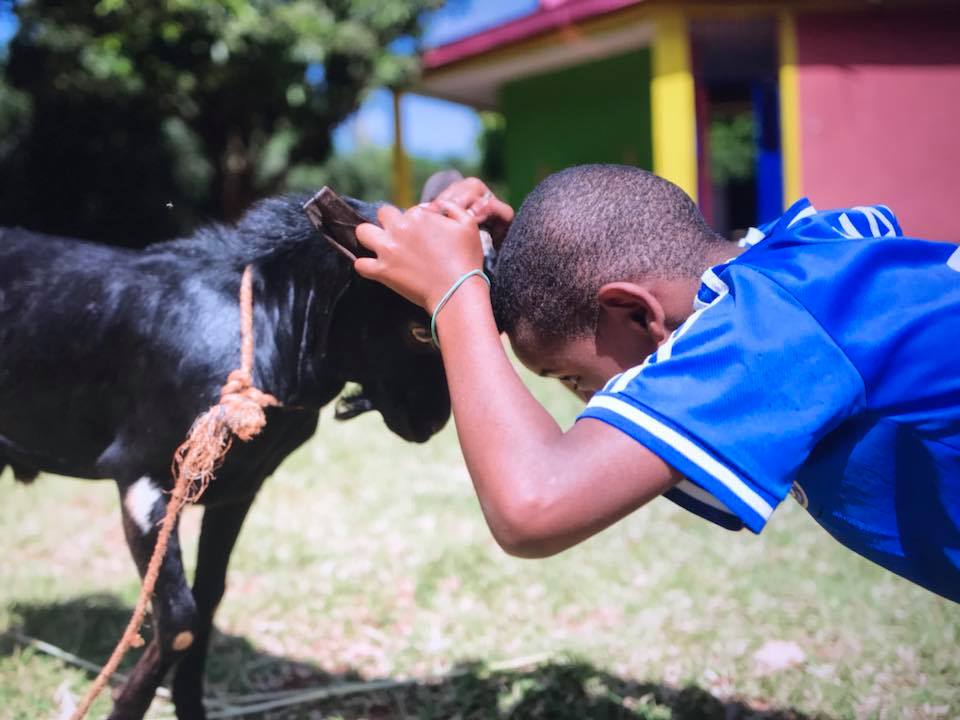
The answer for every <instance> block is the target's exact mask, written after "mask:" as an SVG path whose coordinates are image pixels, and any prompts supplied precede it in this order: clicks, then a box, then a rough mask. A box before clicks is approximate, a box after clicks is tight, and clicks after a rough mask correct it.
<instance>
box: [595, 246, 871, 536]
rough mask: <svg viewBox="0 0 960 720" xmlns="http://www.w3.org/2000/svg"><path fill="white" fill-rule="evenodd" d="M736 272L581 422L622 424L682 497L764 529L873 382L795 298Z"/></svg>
mask: <svg viewBox="0 0 960 720" xmlns="http://www.w3.org/2000/svg"><path fill="white" fill-rule="evenodd" d="M728 268H729V270H728V271H726V272H724V274H723V278H722V279H721V278H720V277H718V276H717V275H712V283H711V284H712V285H713V286H715V287H716V288H717V290H718V291H719V292H718V294H717V296H716V298H715V299H713V301H712V302H710V303H709V304H707V305H706V306H705V307H701V308H700V309H699V310H697V311H696V312H695V313H694V314H693V315H692V316H691V317H690V318H689V319H688V320H687V321H686V322H685V323H684V324H683V325H681V326H680V327H679V328H678V329H677V330H676V331H675V332H674V333H673V335H672V336H671V337H670V338H669V339H668V340H667V342H665V343H664V344H663V345H661V346H660V348H659V349H658V350H657V352H656V353H654V354H653V355H652V356H651V357H650V358H649V359H648V360H647V361H646V362H645V363H644V364H643V365H640V366H638V367H636V368H633V369H631V370H628V371H627V372H625V373H623V374H622V375H619V376H617V377H615V378H613V379H612V380H611V381H610V382H609V383H608V384H607V386H606V387H605V388H604V389H603V390H602V391H601V392H599V393H597V394H596V395H595V396H594V397H593V398H592V399H591V401H590V402H589V404H588V405H587V407H586V409H585V410H584V412H583V413H582V414H581V415H580V419H584V418H592V419H595V420H600V421H602V422H605V423H608V424H609V425H612V426H613V427H615V428H617V429H619V430H621V431H622V432H624V433H626V434H628V435H630V436H631V437H632V438H634V439H635V440H637V441H638V442H640V443H642V444H643V445H645V446H646V447H647V448H649V449H650V450H651V451H653V452H654V453H656V454H657V455H658V456H659V457H661V458H662V459H663V460H664V461H665V462H667V463H668V464H669V465H671V466H672V467H673V468H675V469H676V470H677V471H678V472H680V473H682V474H683V475H684V477H685V478H686V479H685V480H684V481H682V482H681V483H680V484H678V485H677V486H676V487H675V488H674V489H673V490H671V491H670V492H669V493H668V494H667V496H668V497H669V498H670V499H672V500H674V501H675V502H677V503H678V504H680V505H682V506H684V507H686V508H687V509H689V510H692V511H694V512H696V513H697V514H699V515H701V516H703V517H706V518H707V519H709V520H712V521H714V522H716V523H718V524H720V525H723V526H725V527H728V528H731V529H739V528H740V527H743V526H746V527H747V528H749V529H750V530H752V531H753V532H760V530H761V529H762V528H763V526H764V525H765V524H766V522H767V520H768V518H769V517H770V515H771V513H772V512H773V509H774V508H775V507H776V506H777V504H779V503H780V501H781V500H783V498H784V497H785V496H786V495H787V493H788V492H789V491H790V488H791V486H792V484H793V480H794V477H795V475H796V474H797V471H798V470H799V468H800V466H801V465H803V463H804V462H805V461H806V459H807V457H808V455H809V453H810V451H811V450H812V448H813V447H814V445H816V444H817V442H819V441H820V439H822V438H823V437H824V436H825V435H826V434H827V433H829V432H830V431H831V430H832V429H834V428H835V427H837V426H838V425H839V424H840V423H841V422H843V421H844V420H845V419H846V418H848V417H850V416H851V415H852V414H854V413H855V412H857V410H858V408H862V406H863V381H862V379H861V378H860V375H859V373H858V372H857V370H856V368H855V367H854V366H853V365H852V364H851V363H850V361H849V360H848V359H847V357H846V356H845V355H844V353H843V352H842V350H841V349H840V348H839V347H838V346H837V345H836V343H835V342H834V341H833V339H832V338H831V337H830V336H829V335H828V334H827V332H826V331H825V330H824V329H823V328H822V327H821V325H820V324H819V323H818V322H817V321H816V320H815V319H814V318H813V317H812V316H811V315H810V314H809V313H808V312H807V311H806V309H805V308H804V307H803V306H802V305H801V304H800V303H798V302H797V301H796V300H795V299H794V298H793V296H792V295H790V294H789V293H788V292H787V291H785V290H784V289H782V288H781V287H780V286H779V285H778V284H777V283H776V282H774V281H773V280H771V279H769V278H768V277H766V276H765V275H764V274H762V273H761V272H759V271H757V270H755V269H752V268H749V267H740V268H737V267H736V263H734V264H733V265H730V266H728ZM705 280H706V278H705Z"/></svg>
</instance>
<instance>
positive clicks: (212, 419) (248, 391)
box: [70, 265, 280, 720]
mask: <svg viewBox="0 0 960 720" xmlns="http://www.w3.org/2000/svg"><path fill="white" fill-rule="evenodd" d="M253 357H254V343H253V269H252V268H251V266H249V265H248V266H247V267H246V268H245V269H244V271H243V278H242V279H241V281H240V367H239V368H237V369H236V370H234V371H233V372H231V373H230V375H229V377H228V378H227V382H226V384H225V385H224V386H223V387H222V388H221V389H220V402H219V403H217V404H216V405H214V406H213V407H211V408H210V409H209V410H207V412H205V413H204V414H203V415H201V416H200V417H198V418H197V419H196V420H195V421H194V423H193V427H191V428H190V433H189V435H188V436H187V439H186V440H185V441H184V442H183V444H182V445H180V447H178V448H177V450H176V452H175V453H174V454H173V468H172V470H173V476H174V477H175V478H176V483H175V484H174V486H173V491H172V492H171V493H170V500H169V501H168V502H167V510H166V513H164V516H163V522H162V523H161V525H160V531H159V533H157V543H156V545H154V548H153V555H151V556H150V562H149V564H148V565H147V571H146V573H144V576H143V584H142V585H141V587H140V596H139V597H138V598H137V604H136V606H135V607H134V610H133V615H132V616H131V618H130V622H129V623H127V628H126V630H124V632H123V636H122V637H121V638H120V642H118V643H117V646H116V648H114V650H113V653H112V654H111V655H110V659H109V660H108V661H107V664H106V665H104V666H103V669H102V670H101V671H100V674H99V675H97V678H96V680H94V681H93V684H92V685H91V686H90V689H89V690H88V691H87V694H86V695H85V696H84V698H83V700H82V701H81V702H80V704H79V705H77V708H76V710H74V712H73V715H71V716H70V720H81V719H82V718H83V717H85V716H86V714H87V712H88V711H89V709H90V706H91V705H92V704H93V701H94V700H95V699H96V697H97V695H99V694H100V691H101V690H103V688H104V687H105V686H106V684H107V682H108V681H109V680H110V676H111V675H113V673H114V672H116V670H117V667H119V665H120V661H121V660H123V656H124V655H126V653H127V650H129V649H130V648H131V647H140V646H141V645H143V638H142V637H140V626H141V625H142V624H143V618H144V616H145V615H146V612H147V604H148V603H149V601H150V598H151V596H152V595H153V589H154V586H155V585H156V583H157V577H158V576H159V574H160V566H161V565H162V564H163V558H164V556H165V555H166V553H167V544H168V543H169V541H170V534H171V533H172V532H173V528H174V526H175V525H176V522H177V517H179V515H180V511H181V510H182V509H183V506H184V505H185V504H187V503H188V502H189V503H194V502H196V501H197V500H199V499H200V496H201V495H203V491H204V490H206V489H207V486H208V485H209V484H210V481H211V480H213V478H214V471H215V470H216V469H217V468H218V467H219V466H220V463H221V461H222V460H223V457H224V456H225V455H226V454H227V451H228V450H229V449H230V445H231V444H232V443H233V436H234V435H236V436H237V437H238V438H240V439H241V440H243V441H247V440H250V439H252V438H253V437H255V436H256V435H257V434H258V433H259V432H260V431H261V430H263V427H264V425H266V423H267V418H266V414H265V413H264V408H267V407H271V406H277V405H279V404H280V403H279V402H278V401H277V399H276V398H275V397H273V396H272V395H268V394H267V393H264V392H262V391H261V390H258V389H257V388H255V387H253ZM178 637H179V636H178ZM191 640H192V638H191ZM154 642H157V643H159V642H161V638H160V637H159V635H158V636H156V637H155V638H154ZM175 642H176V641H175ZM186 647H189V642H187V645H186ZM181 649H185V648H183V647H175V648H168V650H181ZM161 652H162V650H161Z"/></svg>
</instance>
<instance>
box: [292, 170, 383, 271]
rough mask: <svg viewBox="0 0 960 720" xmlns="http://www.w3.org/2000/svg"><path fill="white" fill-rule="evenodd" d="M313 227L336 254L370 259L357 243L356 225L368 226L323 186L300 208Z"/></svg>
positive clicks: (347, 205) (364, 220) (342, 200)
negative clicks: (332, 247) (331, 246)
mask: <svg viewBox="0 0 960 720" xmlns="http://www.w3.org/2000/svg"><path fill="white" fill-rule="evenodd" d="M303 209H304V211H305V212H306V213H307V217H308V218H310V222H311V223H313V226H314V227H315V228H316V229H317V232H319V233H320V234H321V235H322V236H323V237H324V238H326V240H327V241H328V242H330V243H331V244H332V245H333V246H334V247H335V248H336V249H337V250H339V251H340V252H341V253H343V254H344V255H346V256H347V257H348V258H350V260H351V262H352V261H354V260H356V259H357V258H358V257H373V253H372V252H370V251H369V250H367V248H365V247H364V246H363V245H361V244H360V243H359V241H358V240H357V233H356V230H357V225H361V224H362V223H365V222H369V221H368V220H367V219H366V218H365V217H363V216H362V215H360V214H359V213H358V212H357V211H356V210H354V209H353V208H352V207H350V205H349V204H347V202H346V201H345V200H344V199H343V198H342V197H340V196H339V195H337V194H336V193H335V192H334V191H333V190H331V189H330V188H329V187H327V186H324V187H323V188H322V189H321V190H320V192H318V193H317V194H316V195H314V196H313V197H312V198H310V200H308V201H307V202H306V204H304V206H303Z"/></svg>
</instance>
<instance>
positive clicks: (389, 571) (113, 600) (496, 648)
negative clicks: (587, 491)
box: [0, 372, 960, 720]
mask: <svg viewBox="0 0 960 720" xmlns="http://www.w3.org/2000/svg"><path fill="white" fill-rule="evenodd" d="M523 377H524V380H525V382H527V383H528V384H529V385H530V386H531V389H532V390H533V391H534V393H535V394H536V396H537V398H538V399H539V400H540V401H541V402H543V403H545V404H546V405H547V407H548V408H549V409H550V410H551V412H552V413H553V414H554V416H556V417H557V418H558V421H559V422H560V423H561V425H563V426H568V425H569V424H571V423H572V422H573V419H574V418H575V417H576V415H577V413H578V412H579V411H580V410H581V409H582V404H581V403H579V402H578V401H577V400H576V399H575V398H574V396H573V395H572V394H571V393H569V392H568V391H566V390H565V389H563V388H562V387H561V386H560V384H559V383H558V382H556V381H555V380H547V379H544V378H538V377H535V376H532V375H531V374H530V373H527V372H524V373H523ZM0 492H2V498H3V499H2V502H0V527H2V528H3V529H4V532H3V533H2V534H0V557H2V558H3V559H4V561H3V562H0V718H3V720H7V719H8V718H9V719H10V720H20V719H21V718H22V720H34V719H35V718H50V717H54V716H56V715H57V702H56V700H55V699H54V698H55V694H56V692H57V689H58V688H59V687H61V686H65V687H66V689H68V690H69V691H70V692H71V693H73V695H74V696H75V697H76V696H78V695H79V694H80V693H82V692H83V691H84V690H85V689H86V688H87V686H88V685H89V683H90V681H91V676H90V675H89V674H87V673H84V672H83V671H81V670H79V669H77V668H74V667H70V666H67V665H66V664H64V663H63V662H62V661H61V660H58V659H56V658H54V657H50V656H47V655H44V654H42V653H39V652H37V651H35V650H32V649H31V648H30V647H28V646H26V645H24V644H23V643H22V642H19V641H17V640H15V639H14V638H13V637H12V636H9V635H7V636H5V635H4V633H5V632H6V631H7V630H13V631H16V632H19V633H23V634H26V635H29V636H32V637H36V638H39V639H41V640H44V641H46V642H49V643H52V644H53V645H55V646H57V647H59V648H62V649H63V650H66V651H68V652H71V653H75V654H77V655H79V656H80V657H82V658H84V659H86V660H89V661H91V662H95V663H98V664H100V663H103V662H104V661H105V660H106V658H107V657H108V655H109V652H110V650H111V648H112V646H113V643H114V642H115V641H116V639H117V637H119V635H120V633H121V632H122V630H123V627H124V625H125V623H126V622H127V620H128V619H129V613H130V609H131V605H132V604H133V602H134V600H135V599H136V594H137V590H138V587H139V583H138V578H137V574H136V571H135V569H134V567H133V563H131V561H130V557H129V554H128V553H127V552H126V549H125V548H124V547H123V540H122V530H121V528H120V520H119V517H118V514H117V513H118V501H117V491H116V488H115V487H114V486H113V483H111V482H109V481H103V482H84V481H78V480H70V479H66V478H57V477H51V476H44V477H41V478H39V479H38V480H37V482H36V483H34V484H33V485H26V486H25V485H22V484H20V483H16V482H14V481H13V478H12V477H11V475H10V473H9V472H7V473H5V474H3V475H2V476H0ZM200 513H201V510H200V509H199V508H187V510H186V511H185V514H184V516H183V518H182V520H181V523H180V535H181V539H182V546H183V554H184V562H185V563H186V564H187V567H188V572H189V571H191V570H192V568H193V565H194V558H195V556H196V549H197V534H198V531H199V528H200ZM65 538H67V539H68V540H67V541H65ZM228 588H229V589H228V591H227V595H226V597H225V598H224V601H223V603H222V604H221V606H220V609H219V611H218V614H217V620H218V623H217V625H218V627H219V629H220V631H219V632H217V633H215V636H214V641H213V642H214V648H213V651H212V652H211V655H210V664H209V666H208V673H207V681H208V684H207V696H208V698H210V699H211V700H214V701H220V702H226V703H227V704H228V705H233V706H235V707H236V706H239V705H241V703H242V701H241V699H240V698H243V697H244V696H249V695H250V694H252V693H262V692H296V691H297V690H298V689H301V690H302V689H306V688H314V687H324V686H329V685H330V684H332V683H338V682H343V681H356V680H362V679H376V680H382V679H391V678H393V679H397V680H400V679H404V678H409V679H410V680H412V682H411V683H409V684H404V685H400V686H398V687H397V688H395V689H393V690H386V691H383V690H381V691H377V692H374V691H373V690H372V689H370V690H368V691H367V692H361V693H357V694H355V695H351V696H340V697H334V698H331V699H329V700H326V701H323V702H318V703H313V704H310V705H299V706H294V707H290V708H286V709H280V710H275V711H271V712H269V713H267V714H266V715H251V716H250V717H256V718H270V719H271V720H301V719H302V718H309V717H323V718H330V719H331V720H333V719H334V718H341V719H342V720H362V719H370V718H377V719H378V720H393V719H396V720H399V719H400V718H407V719H412V718H418V719H422V720H449V719H450V718H461V719H462V720H491V719H493V718H497V719H498V720H602V719H609V720H615V719H616V720H668V718H671V719H672V720H729V719H731V718H735V719H737V720H748V719H750V720H827V719H828V718H834V719H836V720H840V719H846V718H871V719H874V718H897V719H899V718H904V719H909V718H915V719H919V718H941V719H946V718H957V717H960V686H958V683H957V678H958V677H960V653H958V652H957V648H958V647H960V605H957V604H956V603H952V602H950V601H948V600H945V599H943V598H939V597H937V596H935V595H933V594H931V593H929V592H926V591H925V590H922V589H921V588H919V587H916V586H914V585H911V584H910V583H908V582H907V581H906V580H903V579H901V578H898V577H896V576H895V575H892V574H891V573H888V572H886V571H885V570H883V569H881V568H879V567H877V566H876V565H873V564H872V563H870V562H869V561H867V560H865V559H863V558H861V557H859V556H857V555H856V554H854V553H852V552H850V551H849V550H846V549H845V548H843V547H842V546H840V545H839V544H838V543H837V542H836V541H835V540H833V539H832V538H831V537H830V536H829V535H828V534H827V533H826V532H824V531H823V530H822V529H821V528H820V527H819V526H818V525H817V524H816V523H815V522H814V520H813V519H812V518H811V517H810V516H809V515H808V514H807V513H806V512H805V511H804V510H803V509H802V508H800V506H799V505H798V504H797V503H794V502H793V501H790V500H788V501H787V502H785V503H784V506H783V507H781V508H778V509H777V512H776V514H775V515H774V518H773V521H772V522H771V523H770V525H769V527H767V528H766V529H764V531H763V533H762V534H761V535H760V536H759V537H757V536H754V535H752V534H751V533H747V532H740V533H732V532H729V531H727V530H724V529H722V528H719V527H717V526H714V525H711V524H710V523H707V522H704V521H703V520H701V519H699V518H696V517H694V516H692V515H691V514H689V513H687V512H686V511H683V510H681V509H679V508H676V507H675V506H673V504H672V503H670V502H668V501H667V500H662V499H661V500H656V501H654V502H652V503H650V504H649V505H648V506H647V507H644V508H643V509H641V510H639V511H637V512H636V513H634V514H633V515H631V516H630V517H628V518H625V519H624V520H623V521H621V522H619V523H617V524H616V525H615V526H614V527H612V528H610V529H609V530H606V531H605V532H603V533H601V534H600V535H598V536H597V537H595V538H592V539H591V540H590V541H588V542H586V543H584V544H582V545H580V546H578V547H576V548H572V549H570V550H568V551H567V552H565V553H563V554H561V555H559V556H557V557H554V558H549V559H546V560H540V561H530V560H521V559H517V558H510V557H507V556H506V555H505V554H504V553H503V552H502V551H501V550H500V549H499V548H498V547H497V546H496V543H494V541H493V540H492V538H491V537H490V532H489V530H488V529H487V527H486V524H485V523H484V520H483V516H482V513H481V512H480V508H479V507H478V505H477V500H476V496H475V495H474V492H473V489H472V487H471V484H470V479H469V477H468V475H467V472H466V470H465V468H464V466H463V458H462V455H461V452H460V448H459V445H458V443H457V437H456V432H455V428H454V427H453V423H450V424H449V425H448V427H447V428H446V429H445V430H444V431H442V432H441V433H440V434H439V435H438V436H437V437H436V438H434V439H433V440H431V441H430V442H429V443H427V444H425V445H412V444H407V443H404V442H403V441H402V440H400V439H399V438H397V437H396V436H394V435H392V434H391V433H390V432H388V431H387V430H386V428H384V426H383V421H382V420H381V418H380V417H379V416H378V414H377V413H368V414H366V415H363V416H361V417H359V418H356V419H355V420H351V421H349V422H346V423H337V422H334V421H333V418H332V417H331V414H330V413H329V411H325V412H324V416H323V419H322V421H321V423H320V430H319V431H318V433H317V436H316V437H315V438H314V439H313V440H311V441H310V442H309V443H308V444H307V445H306V446H304V447H303V448H301V449H300V450H299V451H297V453H296V454H295V455H293V456H292V457H290V458H289V459H288V460H287V461H286V462H284V464H283V465H282V466H281V468H280V470H279V471H278V472H277V474H276V476H275V477H273V478H271V479H270V480H269V481H268V482H267V483H266V484H265V485H264V488H263V490H262V491H261V494H260V495H259V496H258V498H257V502H256V503H255V504H254V506H253V509H252V511H251V513H250V515H249V516H248V518H247V520H246V523H245V526H244V530H243V532H242V533H241V535H240V540H239V543H238V546H237V549H236V551H235V552H234V554H233V558H232V560H231V564H230V570H229V580H228ZM146 632H147V633H149V632H151V629H150V628H149V627H148V628H147V630H146ZM771 640H776V641H781V642H787V643H792V644H793V645H795V646H796V647H798V648H800V650H802V652H803V653H804V654H805V661H804V662H803V663H802V664H800V665H798V666H794V665H789V666H787V667H781V668H780V669H778V670H776V669H771V668H770V667H765V664H764V663H759V662H758V659H757V653H758V651H762V650H763V649H764V648H765V647H766V646H767V644H768V643H769V642H770V641H771ZM140 652H142V651H140ZM136 655H137V653H136V652H135V653H131V657H130V658H129V660H128V662H133V661H134V660H135V659H136ZM126 667H127V666H125V667H124V668H123V669H122V670H121V672H122V671H123V670H124V669H126ZM108 708H109V694H108V693H104V696H103V697H102V698H101V700H100V703H99V704H98V706H97V707H96V708H95V710H94V712H93V713H92V714H91V716H90V717H98V718H99V717H103V716H104V715H106V713H107V712H108ZM171 714H172V709H171V707H170V704H169V703H168V702H166V701H164V700H162V699H158V700H157V701H156V702H154V705H153V708H152V710H151V713H150V715H148V717H149V718H151V719H155V720H169V719H170V717H171Z"/></svg>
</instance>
